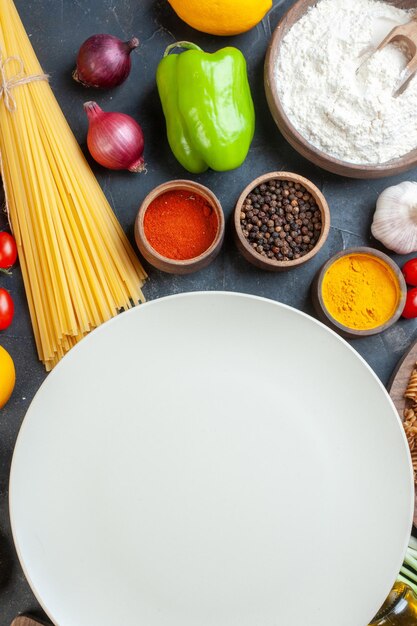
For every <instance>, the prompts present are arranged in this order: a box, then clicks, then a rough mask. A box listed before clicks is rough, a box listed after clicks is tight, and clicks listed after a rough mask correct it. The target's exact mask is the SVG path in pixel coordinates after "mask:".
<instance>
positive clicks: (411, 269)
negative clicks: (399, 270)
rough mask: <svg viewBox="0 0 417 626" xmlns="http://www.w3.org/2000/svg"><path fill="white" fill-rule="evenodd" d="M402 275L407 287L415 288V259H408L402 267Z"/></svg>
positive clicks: (416, 275) (416, 268) (416, 284)
mask: <svg viewBox="0 0 417 626" xmlns="http://www.w3.org/2000/svg"><path fill="white" fill-rule="evenodd" d="M403 274H404V278H405V282H406V283H407V285H411V286H412V287H417V259H410V260H409V261H407V263H405V264H404V265H403Z"/></svg>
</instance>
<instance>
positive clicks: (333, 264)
mask: <svg viewBox="0 0 417 626" xmlns="http://www.w3.org/2000/svg"><path fill="white" fill-rule="evenodd" d="M406 296H407V286H406V284H405V280H404V276H403V275H402V272H401V270H400V268H399V267H398V265H396V263H394V261H392V259H390V257H389V256H387V255H386V254H384V253H383V252H380V251H379V250H375V249H373V248H368V247H359V248H349V249H347V250H343V251H341V252H338V253H337V254H335V255H334V256H332V257H331V258H330V259H329V260H328V261H327V262H326V263H325V264H324V265H323V266H322V267H321V269H320V270H319V271H318V273H317V275H316V277H315V279H314V281H313V283H312V298H313V304H314V308H315V310H316V312H317V315H318V317H319V319H320V320H321V321H322V322H324V323H325V324H326V325H327V326H329V327H330V328H332V329H333V330H335V331H336V332H337V333H339V334H340V335H342V336H343V337H346V338H348V339H355V338H358V337H367V336H370V335H376V334H378V333H381V332H383V331H384V330H386V329H387V328H389V327H390V326H392V325H393V324H394V323H395V322H396V321H397V320H398V319H399V317H400V316H401V313H402V311H403V309H404V304H405V300H406Z"/></svg>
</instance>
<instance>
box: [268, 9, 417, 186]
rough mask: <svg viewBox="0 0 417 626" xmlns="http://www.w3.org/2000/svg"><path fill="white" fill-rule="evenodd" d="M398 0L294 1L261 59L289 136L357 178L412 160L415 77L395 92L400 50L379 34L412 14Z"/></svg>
mask: <svg viewBox="0 0 417 626" xmlns="http://www.w3.org/2000/svg"><path fill="white" fill-rule="evenodd" d="M407 8H410V9H411V8H415V2H413V0H410V2H407V1H404V0H398V1H394V0H393V1H392V2H388V1H380V0H349V1H348V2H347V1H346V0H318V1H317V0H299V1H298V2H296V3H295V4H294V5H293V7H292V8H291V9H290V10H289V11H288V12H287V14H286V15H285V16H284V18H283V19H282V20H281V22H280V24H279V25H278V27H277V29H276V31H275V33H274V35H273V37H272V40H271V43H270V46H269V49H268V54H267V58H266V63H265V88H266V94H267V99H268V103H269V106H270V109H271V112H272V115H273V117H274V119H275V121H276V123H277V125H278V127H279V129H280V130H281V132H282V134H283V135H284V137H285V138H286V139H287V140H288V141H289V143H290V144H291V145H292V146H293V147H294V148H295V149H296V150H298V152H300V153H301V154H302V155H303V156H305V157H306V158H308V159H309V160H310V161H313V162H314V163H316V164H317V165H320V166H321V167H323V168H324V169H327V170H329V171H332V172H335V173H337V174H343V175H345V176H351V177H357V178H377V177H382V176H387V175H391V174H397V173H400V172H403V171H405V170H407V169H410V168H411V167H413V166H415V165H416V164H417V105H416V102H417V77H415V78H413V79H412V81H411V82H410V84H409V85H408V87H407V89H406V90H405V91H404V93H403V94H401V95H400V96H398V97H395V96H394V91H395V86H396V83H397V82H398V79H399V76H400V74H401V71H402V69H403V68H404V67H405V66H406V64H407V59H406V56H405V55H404V53H403V52H401V51H400V50H399V49H398V48H397V47H395V46H393V45H389V46H387V47H386V48H384V49H383V50H381V51H378V52H374V51H375V49H376V47H377V46H378V44H379V43H380V42H381V41H382V39H383V38H384V37H385V36H386V35H387V34H388V33H389V32H390V31H391V29H392V28H394V27H395V26H397V25H399V24H404V23H406V22H408V21H409V20H410V19H411V16H412V14H413V13H412V11H410V10H406V9H407Z"/></svg>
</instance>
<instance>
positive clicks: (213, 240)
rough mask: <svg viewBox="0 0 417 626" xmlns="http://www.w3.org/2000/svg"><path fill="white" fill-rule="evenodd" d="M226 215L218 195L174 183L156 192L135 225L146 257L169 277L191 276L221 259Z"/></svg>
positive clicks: (185, 183) (196, 186)
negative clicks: (216, 259) (174, 275)
mask: <svg viewBox="0 0 417 626" xmlns="http://www.w3.org/2000/svg"><path fill="white" fill-rule="evenodd" d="M224 228H225V225H224V215H223V210H222V207H221V204H220V202H219V200H218V199H217V197H216V196H215V194H214V193H213V192H212V191H211V190H210V189H208V187H205V186H204V185H200V184H199V183H195V182H194V181H191V180H174V181H169V182H166V183H163V184H162V185H159V186H158V187H156V188H155V189H153V190H152V191H151V192H150V193H149V194H148V195H147V196H146V198H145V199H144V201H143V202H142V204H141V206H140V208H139V211H138V214H137V217H136V221H135V239H136V244H137V246H138V248H139V251H140V253H141V254H142V256H143V257H144V258H145V259H146V260H147V261H148V263H150V264H151V265H153V266H154V267H156V268H157V269H159V270H161V271H163V272H167V273H169V274H191V273H192V272H196V271H198V270H201V269H203V268H204V267H206V266H207V265H209V263H211V262H212V261H213V260H214V259H215V257H216V256H217V255H218V253H219V251H220V248H221V246H222V243H223V239H224Z"/></svg>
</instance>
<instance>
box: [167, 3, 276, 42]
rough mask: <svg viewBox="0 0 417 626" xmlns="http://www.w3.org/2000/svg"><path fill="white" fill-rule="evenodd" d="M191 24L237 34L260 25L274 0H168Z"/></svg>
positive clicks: (217, 32) (208, 30)
mask: <svg viewBox="0 0 417 626" xmlns="http://www.w3.org/2000/svg"><path fill="white" fill-rule="evenodd" d="M168 2H169V3H170V5H171V6H172V8H173V9H174V11H175V12H176V14H177V15H178V16H179V17H180V18H181V19H182V20H184V22H186V23H187V24H188V25H189V26H192V27H193V28H195V29H196V30H200V31H202V32H203V33H209V34H210V35H238V34H239V33H244V32H246V31H247V30H250V29H251V28H253V27H254V26H256V24H258V23H259V22H260V21H261V20H262V19H263V18H264V16H265V15H266V13H268V11H269V9H270V8H271V7H272V0H168Z"/></svg>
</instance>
